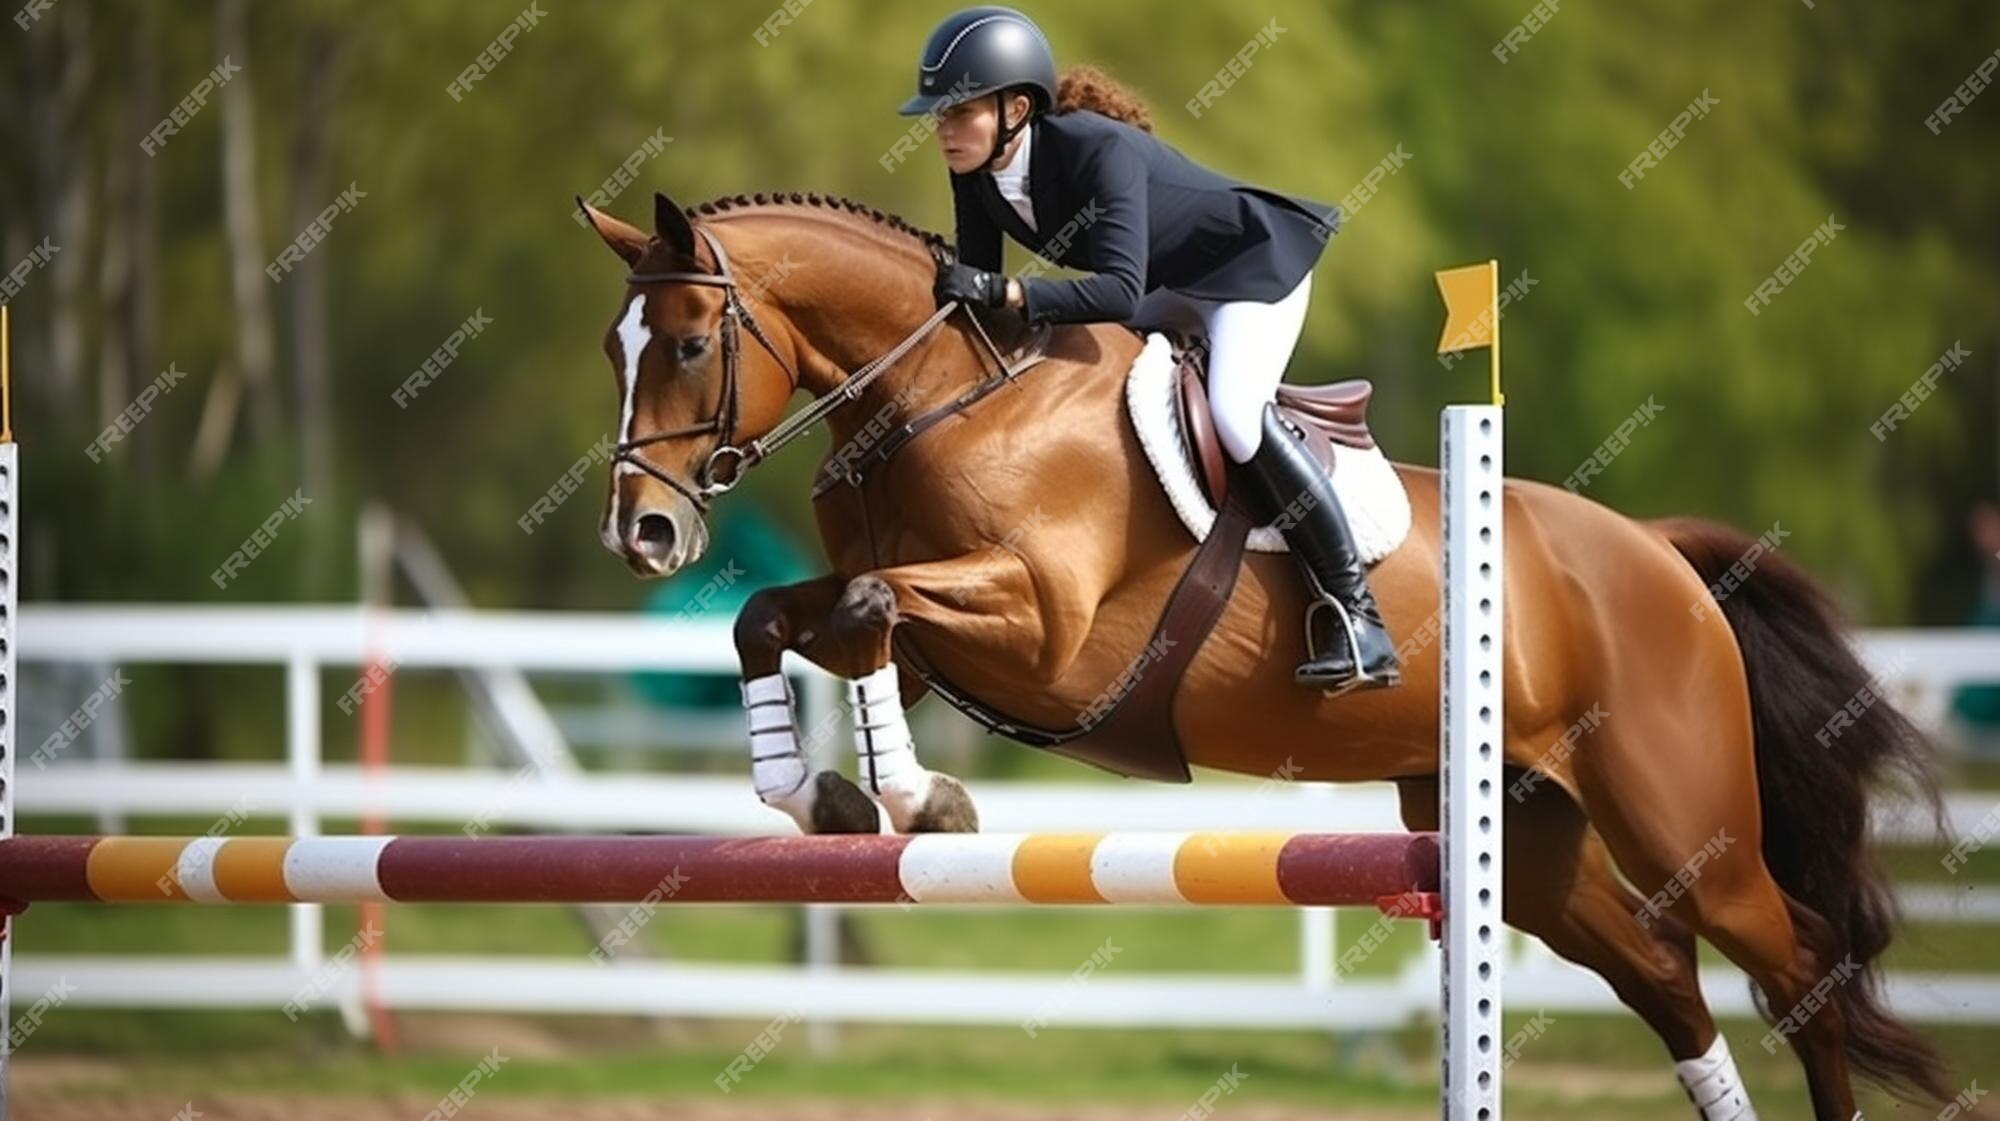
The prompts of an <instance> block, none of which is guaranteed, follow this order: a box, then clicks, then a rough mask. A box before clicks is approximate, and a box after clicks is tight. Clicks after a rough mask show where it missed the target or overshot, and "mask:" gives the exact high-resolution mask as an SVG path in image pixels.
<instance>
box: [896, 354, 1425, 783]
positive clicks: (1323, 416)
mask: <svg viewBox="0 0 2000 1121" xmlns="http://www.w3.org/2000/svg"><path fill="white" fill-rule="evenodd" d="M1162 342H1169V343H1170V344H1171V347H1172V357H1171V361H1172V370H1171V372H1170V376H1171V378H1172V384H1173V394H1172V396H1173V408H1174V412H1175V414H1176V416H1175V419H1176V421H1177V423H1176V425H1175V427H1176V428H1177V430H1178V438H1179V439H1180V441H1181V443H1182V448H1181V449H1179V450H1180V451H1181V452H1182V454H1184V455H1185V456H1186V458H1187V461H1188V463H1190V464H1191V465H1192V466H1193V468H1194V471H1193V473H1194V475H1195V476H1196V478H1197V479H1198V480H1199V483H1200V486H1201V487H1202V489H1203V490H1205V492H1206V494H1205V496H1204V497H1205V498H1206V499H1207V502H1208V503H1209V505H1210V506H1212V507H1213V510H1214V516H1213V521H1212V523H1210V524H1208V525H1207V526H1206V527H1205V530H1206V531H1205V533H1204V532H1200V531H1197V532H1196V536H1197V537H1198V538H1199V540H1200V542H1201V543H1200V545H1199V547H1197V548H1196V550H1195V553H1194V556H1193V557H1192V558H1191V559H1190V560H1189V561H1188V564H1187V567H1186V568H1185V569H1183V570H1182V572H1181V576H1180V580H1179V581H1178V582H1177V583H1176V584H1175V585H1174V589H1173V592H1172V593H1171V594H1170V595H1169V596H1168V597H1167V602H1166V605H1165V606H1164V607H1163V608H1162V609H1161V611H1160V616H1159V621H1158V622H1157V623H1156V624H1155V625H1154V629H1153V633H1152V635H1151V637H1150V639H1149V640H1148V642H1147V643H1146V645H1145V646H1144V647H1143V648H1142V649H1141V651H1140V653H1139V655H1138V659H1139V660H1137V661H1135V662H1134V663H1133V672H1130V673H1128V674H1126V675H1123V676H1122V677H1121V680H1124V679H1126V678H1129V679H1130V680H1131V684H1130V686H1129V687H1127V688H1126V689H1125V690H1124V692H1122V693H1119V692H1117V691H1116V689H1117V684H1116V683H1114V686H1113V690H1112V691H1111V692H1109V693H1107V695H1106V699H1105V700H1104V701H1101V702H1100V704H1099V705H1098V706H1096V707H1095V708H1094V710H1093V712H1092V713H1091V714H1089V717H1088V722H1087V723H1085V722H1081V721H1080V722H1079V725H1078V726H1077V727H1074V728H1063V729H1046V728H1037V727H1033V726H1030V725H1027V724H1024V723H1022V722H1020V721H1017V720H1013V719H1011V718H1009V717H1007V716H1005V715H1003V714H1001V713H1000V712H998V711H997V710H995V709H993V708H992V707H990V706H988V705H986V704H985V703H984V702H981V701H979V700H977V699H975V698H973V697H970V696H967V695H965V694H963V693H961V692H959V691H958V690H957V689H956V688H954V687H953V686H952V685H951V683H950V682H948V681H946V680H944V678H943V677H942V676H941V675H939V674H938V673H937V672H936V670H935V669H933V668H932V667H931V666H930V665H929V664H928V662H927V661H926V659H924V657H923V656H922V654H921V652H920V651H919V650H917V648H916V647H915V646H914V645H913V644H912V643H910V642H909V641H908V640H907V638H905V637H904V636H903V633H902V631H900V630H898V631H896V632H893V633H894V634H895V636H896V637H895V638H894V639H892V641H893V642H894V643H895V647H896V653H897V658H898V660H899V661H901V662H902V663H903V664H904V665H905V666H907V667H908V668H909V669H910V670H911V671H912V672H913V673H915V674H916V675H917V677H918V678H920V679H921V680H923V681H924V682H925V683H926V684H927V685H928V686H929V687H930V688H931V690H932V691H933V692H935V693H937V694H938V696H940V697H942V698H943V699H944V700H945V702H946V703H948V704H950V705H951V706H952V707H953V708H956V709H958V710H959V711H960V712H962V713H964V714H965V715H966V716H967V717H969V718H970V719H972V720H973V721H974V722H976V723H978V724H980V725H982V726H983V727H985V728H986V729H987V730H989V731H993V732H997V733H999V734H1001V735H1004V736H1007V737H1009V738H1010V739H1014V740H1018V741H1020V742H1022V743H1025V744H1028V745H1030V746H1033V747H1039V748H1044V749H1046V750H1050V751H1054V752H1056V753H1057V754H1060V755H1064V756H1067V757H1069V758H1072V759H1076V760H1078V761H1080V762H1084V763H1089V764H1091V765H1092V766H1095V767H1099V768H1102V769H1104V770H1107V771H1111V772H1113V773H1114V774H1119V775H1125V776H1128V777H1133V778H1149V779H1154V780H1157V781H1161V782H1187V781H1189V779H1190V778H1191V775H1190V773H1189V771H1188V765H1187V755H1186V752H1185V750H1184V749H1183V748H1182V746H1181V742H1180V734H1179V732H1178V731H1177V730H1176V729H1175V728H1174V723H1173V702H1174V696H1175V694H1176V693H1178V692H1179V689H1180V683H1181V679H1182V678H1183V677H1184V676H1185V675H1186V672H1187V668H1188V666H1189V665H1190V664H1192V663H1193V661H1194V658H1195V655H1196V654H1197V653H1199V652H1200V650H1201V648H1202V644H1203V642H1204V641H1205V640H1206V639H1207V638H1208V635H1209V633H1210V632H1211V631H1212V630H1214V628H1215V624H1216V621H1217V620H1219V619H1220V618H1221V617H1222V612H1223V609H1224V608H1225V607H1227V606H1228V604H1229V598H1230V595H1231V594H1232V593H1233V592H1234V591H1235V589H1236V580H1237V577H1238V575H1239V574H1240V573H1241V571H1242V568H1243V555H1244V553H1245V552H1246V551H1247V548H1248V547H1249V545H1250V541H1251V533H1252V530H1253V529H1256V527H1257V525H1258V522H1259V518H1258V517H1257V516H1256V515H1254V514H1253V513H1252V511H1251V509H1250V505H1249V501H1248V500H1247V499H1246V498H1245V497H1244V496H1243V494H1241V493H1240V492H1239V489H1238V488H1235V487H1233V486H1232V485H1231V474H1230V472H1229V470H1228V466H1227V460H1226V459H1225V457H1224V455H1223V451H1222V445H1221V442H1220V440H1219V439H1218V437H1217V435H1216V431H1215V422H1214V418H1213V417H1212V416H1211V415H1210V413H1209V407H1208V394H1207V391H1206V388H1205V381H1206V375H1207V370H1206V366H1207V350H1206V348H1205V347H1204V346H1202V345H1200V343H1199V341H1198V340H1192V339H1187V338H1181V339H1178V340H1162V339H1155V340H1153V341H1152V342H1151V343H1150V344H1149V351H1148V353H1149V354H1150V353H1151V349H1150V348H1151V347H1152V346H1157V345H1160V344H1161V343H1162ZM1145 361H1147V356H1146V355H1142V357H1141V359H1140V362H1139V363H1135V364H1134V368H1133V372H1132V375H1131V383H1132V384H1134V385H1136V383H1137V382H1138V380H1139V376H1140V374H1141V373H1142V372H1144V371H1142V369H1141V364H1142V363H1144V362H1145ZM1155 369H1156V368H1155ZM1153 384H1154V385H1155V386H1156V387H1157V386H1158V382H1157V381H1155V382H1154V383H1153ZM1372 393H1373V386H1372V385H1371V384H1370V383H1369V382H1367V381H1361V380H1353V381H1342V382H1336V383H1334V384H1332V385H1325V386H1291V385H1285V386H1280V387H1279V389H1278V393H1277V402H1278V408H1279V412H1280V414H1281V415H1282V416H1283V418H1284V419H1285V421H1286V423H1287V424H1288V425H1289V426H1290V427H1291V428H1292V429H1293V431H1294V432H1296V433H1298V434H1299V435H1300V437H1301V438H1302V439H1303V440H1304V442H1305V445H1306V447H1307V448H1308V449H1309V450H1310V451H1311V453H1312V455H1313V456H1314V458H1316V459H1318V460H1319V462H1320V463H1321V464H1322V465H1324V466H1325V467H1326V468H1327V470H1328V473H1329V475H1331V474H1333V471H1334V468H1335V466H1336V464H1338V463H1340V462H1341V461H1342V460H1343V459H1351V460H1352V462H1353V463H1354V464H1356V465H1359V469H1360V471H1361V473H1362V474H1361V481H1362V484H1363V485H1367V486H1372V487H1375V488H1377V490H1378V491H1380V490H1381V488H1382V487H1383V486H1384V485H1385V484H1383V483H1381V482H1380V481H1379V480H1378V479H1376V478H1373V477H1371V474H1370V473H1371V472H1376V473H1380V474H1386V475H1387V477H1388V479H1389V480H1390V482H1389V483H1388V484H1386V485H1387V486H1388V487H1392V488H1393V494H1391V495H1390V497H1392V498H1393V499H1394V500H1395V501H1394V502H1393V503H1388V504H1387V505H1388V507H1389V509H1390V512H1391V514H1393V513H1394V512H1395V511H1396V510H1400V513H1401V524H1400V525H1397V524H1395V519H1394V517H1393V516H1392V517H1387V518H1385V519H1384V521H1385V523H1386V524H1385V526H1384V527H1383V528H1382V529H1381V530H1380V531H1379V532H1378V534H1377V537H1378V542H1377V548H1376V551H1375V557H1376V558H1377V559H1379V556H1380V555H1381V554H1383V553H1386V552H1387V551H1388V550H1389V549H1390V548H1393V547H1394V545H1395V543H1396V542H1399V541H1400V540H1401V539H1402V536H1403V534H1404V533H1405V532H1407V530H1408V520H1409V510H1408V503H1407V498H1406V497H1405V496H1404V495H1403V493H1402V489H1401V483H1400V481H1399V480H1396V478H1395V475H1394V472H1393V469H1392V468H1391V467H1390V466H1389V465H1388V463H1387V461H1386V459H1384V458H1383V457H1382V456H1381V455H1380V453H1379V451H1378V450H1377V449H1376V445H1375V440H1374V437H1373V436H1371V435H1370V434H1369V431H1368V422H1367V413H1368V400H1369V396H1370V395H1371V394H1372ZM1132 419H1133V423H1134V427H1135V428H1139V427H1140V423H1139V417H1138V413H1137V411H1136V408H1135V412H1134V415H1133V418H1132ZM1140 435H1141V439H1142V442H1143V441H1144V440H1145V439H1146V438H1147V433H1146V432H1145V431H1144V430H1142V431H1141V433H1140ZM1336 448H1342V449H1348V450H1347V451H1345V452H1337V451H1336V450H1335V449H1336ZM1357 453H1366V454H1357ZM1148 455H1149V458H1150V457H1153V456H1154V455H1155V449H1151V448H1149V449H1148ZM1154 462H1155V466H1156V467H1157V466H1158V460H1157V459H1155V460H1154ZM1163 481H1164V480H1163ZM1397 504H1400V505H1397ZM1183 516H1184V517H1185V514H1184V515H1183ZM1193 528H1194V527H1193V525H1192V524H1190V529H1193ZM1258 532H1259V533H1260V534H1264V535H1267V536H1269V537H1272V538H1276V537H1277V535H1276V534H1275V533H1274V532H1273V531H1271V530H1269V529H1260V530H1258ZM1141 662H1143V663H1144V664H1143V666H1142V665H1141Z"/></svg>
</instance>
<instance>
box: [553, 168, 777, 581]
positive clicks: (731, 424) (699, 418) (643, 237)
mask: <svg viewBox="0 0 2000 1121" xmlns="http://www.w3.org/2000/svg"><path fill="white" fill-rule="evenodd" d="M577 205H578V206H580V207H582V208H583V212H584V215H585V216H586V217H587V218H589V220H590V223H591V225H592V226H594V227H595V228H596V230H597V232H598V235H599V236H601V237H602V238H603V239H604V243H605V244H606V245H608V246H610V247H611V249H612V251H613V252H615V253H617V254H618V256H619V257H620V258H621V259H622V260H623V261H624V262H625V266H626V268H627V270H628V274H627V277H626V289H625V295H624V297H623V299H622V300H621V301H620V303H619V305H618V311H617V313H616V314H615V315H614V316H613V317H612V322H611V327H610V329H609V330H607V331H606V332H605V334H604V353H605V356H606V357H607V358H609V359H610V360H611V371H612V374H613V375H614V377H615V380H616V382H617V388H618V436H617V454H616V456H615V458H614V459H613V460H612V465H611V481H610V487H609V492H608V493H607V494H606V496H605V502H604V519H603V522H602V523H601V525H600V528H599V533H598V536H599V539H600V540H602V541H603V542H604V547H605V548H606V549H609V550H610V551H611V552H612V553H613V554H615V555H617V556H618V557H620V558H622V559H623V560H624V561H625V563H626V565H627V566H629V567H630V568H631V569H632V571H633V572H634V573H636V574H638V575H640V576H645V577H657V576H671V575H673V574H674V573H675V572H677V571H679V570H680V569H681V568H682V567H683V566H684V565H687V564H689V563H691V562H693V561H695V560H698V559H700V557H701V555H702V553H703V552H704V551H705V550H706V549H707V548H708V526H707V524H706V522H705V521H704V520H703V519H704V516H705V515H706V513H707V510H708V503H709V500H710V499H711V498H713V497H714V496H716V495H718V494H720V493H721V492H722V491H724V490H727V489H728V488H729V487H730V486H731V485H734V483H735V481H736V477H737V473H738V471H739V470H740V469H741V467H742V466H743V464H742V459H741V455H740V453H738V452H737V451H736V449H737V448H738V447H740V446H741V444H742V443H743V442H745V441H748V440H750V439H752V438H754V437H756V436H758V435H760V434H761V433H762V432H763V430H765V429H767V428H769V426H770V425H771V424H772V423H775V421H776V418H777V416H778V415H779V413H781V412H782V411H783V409H784V404H785V402H786V400H788V399H789V398H790V396H791V391H792V389H793V387H794V384H795V380H796V379H795V378H794V377H793V376H792V375H791V373H790V371H789V370H787V369H786V366H785V364H784V363H783V362H782V361H781V360H780V359H779V358H778V356H777V355H776V353H775V352H774V351H772V350H771V349H770V339H769V336H767V335H766V334H765V333H764V330H763V329H762V328H760V326H759V323H758V320H757V319H756V318H751V316H750V312H749V310H748V304H747V303H746V302H745V300H744V297H743V295H742V293H741V292H740V291H739V290H738V289H737V288H736V287H735V285H734V280H735V277H734V274H733V272H732V271H731V270H730V268H729V266H728V263H727V254H726V252H725V251H724V250H723V249H722V247H721V242H720V241H718V240H716V239H715V237H714V235H713V234H712V233H710V232H709V231H708V230H706V229H705V228H701V227H698V226H697V225H696V224H694V223H692V222H690V221H689V219H688V217H687V215H686V214H685V213H683V211H682V210H681V208H680V206H679V205H677V204H676V203H674V202H673V200H671V199H669V198H667V197H666V196H665V195H655V196H654V214H653V223H654V233H653V234H652V235H651V236H649V235H647V234H645V233H643V232H641V231H640V230H638V229H637V228H635V227H633V226H630V225H627V224H626V223H624V222H621V221H619V220H618V219H616V218H613V217H611V216H610V215H609V214H605V213H603V212H602V211H599V210H596V209H593V208H592V207H590V206H589V205H588V204H585V203H584V202H583V201H582V200H581V199H579V200H578V201H577ZM764 318H765V322H764V324H763V327H765V328H768V327H770V326H772V324H771V323H770V321H769V318H768V315H767V316H766V317H764ZM745 334H750V335H753V337H754V338H755V341H754V342H752V343H751V345H748V346H745V345H743V344H742V341H741V340H742V337H743V335H745ZM759 344H763V345H759Z"/></svg>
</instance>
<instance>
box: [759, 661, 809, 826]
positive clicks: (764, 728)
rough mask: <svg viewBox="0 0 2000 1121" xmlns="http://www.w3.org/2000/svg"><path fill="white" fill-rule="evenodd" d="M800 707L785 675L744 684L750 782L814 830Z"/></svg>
mask: <svg viewBox="0 0 2000 1121" xmlns="http://www.w3.org/2000/svg"><path fill="white" fill-rule="evenodd" d="M797 714H798V705H797V702H796V701H794V700H793V698H792V683H791V681H790V680H788V679H787V678H786V677H785V675H784V674H782V673H774V674H771V675H770V676H769V677H759V678H756V679H754V680H750V681H745V682H744V683H743V716H744V720H745V722H746V723H747V724H748V725H749V728H750V783H751V785H752V786H754V787H756V789H757V797H759V798H761V799H763V801H764V804H765V805H767V806H770V807H772V808H773V809H779V810H783V811H785V812H786V813H788V814H790V815H791V816H792V820H794V821H796V822H798V823H799V829H800V830H801V831H803V832H807V833H810V832H812V803H813V795H814V793H815V792H814V789H813V783H812V768H810V767H808V766H807V765H806V758H805V755H804V753H802V752H800V751H799V737H798V732H797V731H796V728H795V725H796V723H797V720H798V715H797Z"/></svg>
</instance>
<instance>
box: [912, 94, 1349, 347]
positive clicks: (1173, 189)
mask: <svg viewBox="0 0 2000 1121" xmlns="http://www.w3.org/2000/svg"><path fill="white" fill-rule="evenodd" d="M1029 127H1030V128H1033V129H1034V130H1035V135H1034V140H1033V145H1032V150H1031V152H1030V155H1029V160H1028V195H1029V198H1030V200H1031V201H1032V203H1033V206H1034V214H1035V228H1034V229H1029V228H1028V224H1027V223H1026V222H1023V221H1022V220H1021V216H1020V215H1019V214H1017V213H1016V212H1015V210H1014V208H1013V207H1012V206H1011V205H1009V204H1008V202H1007V200H1006V199H1004V198H1002V197H1001V196H1000V188H999V186H998V185H997V184H995V182H994V180H993V176H992V175H990V174H988V173H987V172H986V171H984V170H980V171H975V172H972V173H971V174H968V175H957V174H954V175H952V177H951V191H952V202H953V207H954V210H955V212H956V214H957V223H958V256H959V260H961V261H964V262H965V263H966V264H969V265H975V266H977V267H979V268H983V269H988V270H991V271H995V272H997V271H999V269H1000V233H1001V231H1002V230H1005V231H1006V232H1007V233H1009V234H1012V235H1013V237H1014V239H1015V240H1016V241H1019V242H1020V243H1021V244H1023V245H1026V246H1027V247H1028V248H1030V249H1032V250H1034V251H1035V252H1036V253H1038V254H1040V255H1041V256H1043V257H1045V258H1047V259H1049V260H1051V261H1054V262H1056V263H1057V264H1059V265H1063V266H1065V267H1068V268H1073V269H1077V270H1079V271H1082V272H1088V273H1090V274H1091V275H1089V276H1084V277H1078V278H1075V279H1070V280H1053V279H1049V278H1046V277H1028V278H1024V279H1023V280H1022V281H1021V288H1022V294H1023V296H1024V297H1025V298H1026V306H1025V309H1024V310H1025V312H1026V315H1027V318H1028V320H1029V321H1030V322H1036V323H1039V322H1057V323H1097V322H1123V321H1125V320H1127V319H1128V318H1130V317H1131V315H1132V313H1133V311H1134V310H1135V309H1136V308H1137V306H1138V303H1139V297H1140V296H1141V295H1143V294H1145V293H1146V292H1150V291H1152V290H1153V289H1155V288H1171V289H1173V290H1175V291H1177V292H1181V293H1184V294H1186V295H1189V296H1193V297H1196V298H1198V299H1211V300H1256V301H1259V302H1262V303H1271V302H1275V301H1276V300H1278V299H1281V298H1282V297H1284V296H1285V295H1286V294H1287V293H1289V292H1291V290H1292V289H1293V288H1295V287H1297V286H1298V283H1299V281H1300V280H1302V279H1304V278H1305V275H1306V274H1307V273H1309V272H1311V271H1312V269H1313V266H1314V265H1315V264H1317V263H1318V261H1319V256H1320V253H1321V252H1322V251H1324V250H1325V249H1326V242H1327V238H1328V237H1330V236H1331V235H1332V233H1333V231H1334V230H1335V229H1337V228H1338V227H1339V223H1340V212H1339V208H1338V207H1335V206H1331V205H1328V204H1325V203H1319V202H1314V201H1312V200H1310V199H1305V198H1299V197H1297V196H1293V195H1285V194H1280V193H1278V192H1276V191H1267V190H1264V189H1262V188H1260V187H1252V186H1249V185H1247V184H1244V183H1240V182H1237V181H1236V180H1234V179H1231V178H1229V177H1227V176H1225V175H1219V174H1217V173H1215V172H1213V171H1210V170H1209V169H1207V168H1205V167H1202V166H1201V165H1200V164H1197V163H1195V162H1194V161H1192V160H1190V159H1188V158H1187V157H1186V156H1183V155H1181V154H1180V152H1178V151H1176V150H1175V149H1174V148H1173V147H1172V146H1171V145H1168V144H1166V143H1165V142H1163V141H1161V140H1159V139H1158V138H1156V137H1154V136H1153V135H1152V134H1151V133H1148V132H1144V131H1142V130H1140V129H1137V128H1134V127H1132V126H1131V125H1128V124H1126V123H1124V122H1123V121H1116V120H1112V119H1111V118H1109V117H1105V116H1102V115H1101V114H1098V113H1093V112H1091V111H1089V110H1086V109H1078V110H1072V111H1070V112H1066V113H1054V114H1043V115H1042V116H1039V117H1037V118H1036V119H1035V121H1034V123H1033V124H1031V125H1030V126H1029Z"/></svg>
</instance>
